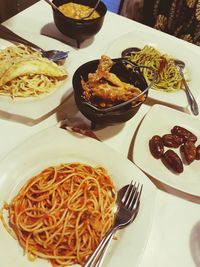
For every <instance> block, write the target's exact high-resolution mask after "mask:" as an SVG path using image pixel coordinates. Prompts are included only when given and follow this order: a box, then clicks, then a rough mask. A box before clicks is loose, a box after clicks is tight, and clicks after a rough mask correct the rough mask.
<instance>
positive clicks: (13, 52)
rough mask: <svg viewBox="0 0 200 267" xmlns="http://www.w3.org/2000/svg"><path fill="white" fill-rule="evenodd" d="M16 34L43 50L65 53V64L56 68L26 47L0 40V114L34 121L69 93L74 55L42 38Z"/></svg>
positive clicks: (74, 63)
mask: <svg viewBox="0 0 200 267" xmlns="http://www.w3.org/2000/svg"><path fill="white" fill-rule="evenodd" d="M20 35H21V36H24V37H25V38H26V39H27V40H30V41H32V42H33V43H35V44H37V45H39V46H40V47H42V48H44V49H45V50H51V49H57V50H63V51H69V56H68V58H67V59H66V61H65V64H64V65H63V66H58V65H57V64H55V63H54V62H51V61H49V60H48V59H44V58H43V57H42V56H41V54H40V53H39V52H35V51H33V50H31V49H30V48H28V47H26V46H23V45H14V44H13V43H11V42H9V41H5V40H1V44H0V63H1V64H0V65H1V67H0V111H3V112H7V113H9V114H14V115H19V116H23V117H26V118H30V119H33V120H35V119H39V118H41V117H42V116H44V115H46V114H48V113H49V112H51V111H52V110H53V109H55V108H56V107H57V106H59V105H60V104H61V103H62V102H63V101H64V100H65V98H66V97H67V96H68V95H69V94H70V93H71V92H72V88H71V78H72V76H73V73H74V71H75V69H76V68H77V65H76V64H77V63H76V59H75V58H76V53H75V50H74V49H73V48H72V47H70V46H67V45H63V44H62V43H61V42H59V41H57V40H54V39H52V38H49V37H46V36H42V35H38V36H37V35H34V36H33V35H29V34H26V33H22V34H20Z"/></svg>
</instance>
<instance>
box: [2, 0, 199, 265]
mask: <svg viewBox="0 0 200 267" xmlns="http://www.w3.org/2000/svg"><path fill="white" fill-rule="evenodd" d="M52 22H53V17H52V12H51V8H50V7H49V6H48V5H47V4H46V3H45V2H43V1H40V2H38V3H37V4H35V5H33V6H31V7H30V8H28V9H26V10H24V11H23V12H21V13H19V14H18V15H16V16H14V17H12V18H11V19H9V20H8V21H6V22H5V23H4V24H5V25H6V26H7V27H9V28H10V29H12V30H15V32H16V33H19V34H20V35H21V36H22V35H23V33H26V32H27V31H28V32H29V33H32V34H33V35H34V34H39V33H40V31H41V29H42V28H43V27H44V25H51V26H52V27H51V29H52V32H53V34H54V36H57V37H58V38H61V35H60V34H59V33H58V31H57V30H56V29H55V28H54V27H53V25H52ZM135 27H139V28H141V29H142V28H144V29H145V30H146V29H147V30H149V31H154V30H153V29H151V28H148V27H146V26H144V25H142V24H139V23H136V22H134V21H131V20H129V19H126V18H124V17H121V16H119V15H116V14H113V13H110V12H108V13H107V15H106V18H105V22H104V24H103V27H102V29H101V31H100V32H99V33H98V34H97V35H96V36H95V39H94V40H93V41H92V42H91V43H90V45H88V43H87V42H88V41H86V42H84V43H83V44H82V47H81V49H80V50H79V51H78V53H79V54H80V64H81V63H82V61H81V60H82V59H83V60H84V61H87V60H90V59H94V58H99V57H100V56H101V55H102V54H103V53H104V52H105V51H106V48H107V47H108V46H109V45H111V44H112V42H113V40H115V39H116V38H117V37H119V36H120V35H122V34H125V33H128V32H130V31H131V30H134V28H135ZM46 29H47V30H48V27H47V28H46ZM47 30H46V31H47ZM188 45H191V46H192V44H188ZM64 47H65V45H64V43H63V49H64ZM198 49H199V48H198ZM68 102H70V103H71V106H70V105H68V108H67V109H66V105H65V103H64V104H63V105H62V106H61V107H60V108H59V110H58V111H57V114H52V115H51V116H50V117H48V118H47V119H45V120H43V121H41V122H39V123H37V124H35V125H28V124H23V123H19V122H18V121H15V117H13V116H12V115H10V116H8V115H7V116H5V114H2V113H1V112H0V116H1V117H0V118H1V123H0V132H1V139H0V147H1V149H0V158H3V157H4V156H5V154H7V153H8V152H9V151H10V150H11V149H13V148H14V147H15V146H16V145H17V144H19V143H20V142H22V141H23V140H25V139H26V138H28V137H30V136H31V135H33V134H34V133H36V132H38V131H40V130H42V129H44V128H47V127H49V126H52V125H56V124H57V122H58V119H57V118H58V116H57V115H58V113H59V118H60V119H63V118H65V117H66V116H68V115H69V114H70V116H71V115H72V113H73V115H77V114H78V115H79V113H78V111H77V110H76V108H75V107H74V105H73V103H74V102H73V96H72V97H71V99H70V100H68ZM199 102H200V101H199ZM199 104H200V103H199ZM70 107H71V108H70ZM149 108H150V106H149V105H143V106H142V107H141V109H140V112H138V114H137V115H136V116H135V117H134V119H132V120H130V121H128V122H127V123H125V124H120V125H116V126H110V127H107V128H106V129H102V130H98V131H96V134H97V136H98V137H99V138H100V139H101V140H102V141H103V142H105V143H106V144H107V145H109V146H111V147H113V148H114V149H116V150H117V151H119V152H120V153H121V154H122V155H123V156H125V157H127V156H128V154H131V150H129V149H130V143H131V140H132V137H133V135H134V132H135V130H136V128H137V126H138V124H139V122H140V121H141V119H142V118H143V116H144V115H145V114H146V112H147V111H148V110H149ZM154 182H155V181H154ZM157 186H158V193H157V197H156V206H155V213H154V218H153V224H152V229H151V233H150V236H149V237H148V243H147V246H146V249H145V251H144V255H143V257H142V261H141V263H140V267H161V266H162V267H169V266H170V267H197V266H200V238H199V237H200V234H199V233H200V219H199V218H200V215H199V214H200V206H199V202H200V200H199V198H197V197H192V196H188V195H186V194H182V193H179V192H177V191H176V190H173V189H172V188H169V187H166V186H163V185H159V184H157ZM4 267H10V266H4Z"/></svg>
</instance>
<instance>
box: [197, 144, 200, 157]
mask: <svg viewBox="0 0 200 267" xmlns="http://www.w3.org/2000/svg"><path fill="white" fill-rule="evenodd" d="M196 160H200V145H198V146H197V147H196Z"/></svg>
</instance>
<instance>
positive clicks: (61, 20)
mask: <svg viewBox="0 0 200 267" xmlns="http://www.w3.org/2000/svg"><path fill="white" fill-rule="evenodd" d="M69 2H73V3H78V4H82V5H86V6H90V7H94V2H93V1H91V0H53V3H54V4H55V5H56V6H57V7H59V6H61V5H63V4H66V3H69ZM52 10H53V17H54V22H55V25H56V27H57V28H58V30H59V31H60V32H61V33H63V34H64V35H66V36H68V37H70V38H72V39H75V40H76V42H77V46H78V47H80V44H81V42H83V41H84V40H86V39H88V38H90V37H92V36H94V35H95V34H96V33H97V32H99V31H100V29H101V27H102V25H103V21H104V17H105V15H106V12H107V7H106V5H105V4H104V3H103V2H100V3H99V5H98V7H97V9H96V11H97V12H98V13H99V15H100V17H99V18H96V19H90V20H81V21H78V20H76V19H72V18H68V17H65V16H64V15H62V14H61V13H60V12H58V11H56V10H54V9H52Z"/></svg>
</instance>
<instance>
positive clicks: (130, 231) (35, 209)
mask: <svg viewBox="0 0 200 267" xmlns="http://www.w3.org/2000/svg"><path fill="white" fill-rule="evenodd" d="M26 151H29V156H28V157H27V154H26ZM11 162H12V164H10V163H11ZM0 177H1V178H0V206H1V208H2V207H4V210H1V216H2V214H3V216H2V217H1V220H0V247H1V250H0V258H1V263H2V264H3V266H16V267H25V266H26V267H28V266H30V267H31V266H37V267H44V266H49V267H50V266H57V264H58V263H59V264H60V265H59V266H67V265H69V264H71V266H77V265H83V264H84V262H85V260H86V257H87V256H88V255H89V254H90V253H92V251H93V249H94V247H95V246H96V244H97V243H98V242H99V240H100V239H101V235H102V234H103V233H104V232H105V231H107V230H108V228H109V227H110V225H111V224H112V222H113V205H114V202H115V197H116V191H117V190H118V189H120V188H121V187H122V186H124V185H126V184H128V183H129V182H130V181H131V180H132V179H133V180H135V181H138V182H141V183H142V184H143V193H142V196H141V203H140V210H139V213H138V215H137V217H136V219H135V221H134V223H133V224H131V225H130V226H129V227H127V228H126V229H125V230H123V231H119V233H118V234H117V236H116V239H115V240H113V241H112V243H111V246H110V248H109V251H108V255H107V257H106V259H105V263H104V266H105V267H106V266H109V267H121V266H122V264H124V265H125V266H126V267H132V266H133V265H134V266H138V265H139V262H140V260H141V258H142V255H143V252H144V248H145V245H146V243H147V240H148V235H149V233H150V229H151V224H152V217H153V213H154V212H153V211H154V202H155V197H156V190H157V189H156V187H155V186H154V185H153V184H152V183H151V182H150V180H149V179H148V178H147V177H146V176H145V174H144V173H142V172H141V171H140V170H139V169H138V168H137V167H136V166H135V165H134V164H133V163H131V162H130V161H129V160H127V159H125V158H123V157H121V156H120V155H119V154H117V153H116V151H114V150H113V149H111V148H109V147H108V146H106V145H105V144H103V143H101V142H99V141H96V140H94V139H90V138H87V137H83V136H80V137H79V136H74V135H73V134H72V133H69V132H66V131H65V130H62V129H59V128H56V127H52V128H49V129H46V130H44V131H42V132H40V133H38V134H36V135H35V136H33V137H32V138H30V139H29V140H27V141H25V142H24V143H22V144H21V145H20V146H18V147H17V148H15V149H14V150H13V151H12V152H10V154H8V155H7V157H6V158H5V159H4V160H3V161H1V163H0ZM6 203H7V204H6ZM8 212H9V213H10V216H8ZM2 218H4V219H3V220H2ZM2 222H4V225H3V224H2ZM9 222H10V224H8V223H9ZM8 231H11V233H9V232H8ZM12 235H14V236H16V235H17V237H18V240H15V239H13V236H12ZM19 241H20V244H21V245H20V244H19ZM24 253H25V254H24ZM130 259H131V261H130ZM33 260H34V261H33Z"/></svg>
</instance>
